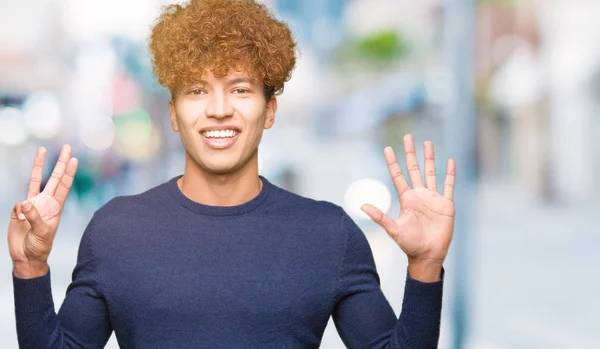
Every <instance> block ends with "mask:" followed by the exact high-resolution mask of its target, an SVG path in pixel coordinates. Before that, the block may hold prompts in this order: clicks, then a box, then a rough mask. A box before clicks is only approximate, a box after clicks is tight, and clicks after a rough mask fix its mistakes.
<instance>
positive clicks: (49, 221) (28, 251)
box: [8, 145, 77, 279]
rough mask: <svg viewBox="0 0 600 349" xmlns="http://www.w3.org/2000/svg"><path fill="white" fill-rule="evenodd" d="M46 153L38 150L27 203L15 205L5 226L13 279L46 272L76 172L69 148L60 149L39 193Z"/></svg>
mask: <svg viewBox="0 0 600 349" xmlns="http://www.w3.org/2000/svg"><path fill="white" fill-rule="evenodd" d="M45 158H46V149H44V148H39V149H38V151H37V154H36V157H35V162H34V165H33V170H32V171H31V177H30V179H29V192H28V194H27V200H25V201H22V202H19V203H17V204H16V205H15V206H14V208H13V210H12V212H11V215H10V223H9V225H8V248H9V252H10V257H11V259H12V261H13V267H14V269H13V271H14V274H15V276H16V277H18V278H22V279H31V278H34V277H39V276H43V275H45V274H46V273H47V272H48V263H47V261H48V256H49V255H50V250H51V249H52V242H53V241H54V236H55V235H56V230H57V229H58V224H59V222H60V216H61V214H62V210H63V207H64V204H65V200H66V199H67V195H68V194H69V191H70V190H71V186H72V184H73V178H74V177H75V172H76V171H77V159H76V158H72V157H71V146H69V145H64V146H63V148H62V150H61V152H60V156H59V159H58V162H57V163H56V166H55V167H54V171H53V172H52V175H51V177H50V179H49V180H48V183H47V184H46V186H45V187H44V190H43V191H42V192H40V186H41V183H42V174H43V168H44V160H45Z"/></svg>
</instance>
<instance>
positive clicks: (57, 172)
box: [44, 144, 71, 196]
mask: <svg viewBox="0 0 600 349" xmlns="http://www.w3.org/2000/svg"><path fill="white" fill-rule="evenodd" d="M69 158H71V146H70V145H68V144H65V145H63V147H62V150H61V151H60V156H59V157H58V161H57V162H56V165H55V166H54V170H53V171H52V175H51V176H50V179H49V180H48V183H47V184H46V187H45V188H44V193H46V194H48V195H50V196H54V191H55V190H56V187H57V186H58V183H60V180H61V179H62V176H63V175H64V174H65V168H66V167H67V162H68V161H69Z"/></svg>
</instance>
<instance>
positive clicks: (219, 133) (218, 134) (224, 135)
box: [202, 130, 239, 138]
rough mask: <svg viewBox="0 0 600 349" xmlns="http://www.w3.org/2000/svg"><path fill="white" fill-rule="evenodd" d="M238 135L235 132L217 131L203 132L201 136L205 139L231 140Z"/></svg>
mask: <svg viewBox="0 0 600 349" xmlns="http://www.w3.org/2000/svg"><path fill="white" fill-rule="evenodd" d="M238 134H239V132H238V131H235V130H218V131H204V132H202V135H203V136H204V137H206V138H233V137H235V136H237V135H238Z"/></svg>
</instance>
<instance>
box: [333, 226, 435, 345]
mask: <svg viewBox="0 0 600 349" xmlns="http://www.w3.org/2000/svg"><path fill="white" fill-rule="evenodd" d="M343 220H344V226H345V227H346V229H347V232H348V239H347V246H346V252H345V255H344V257H343V262H342V266H341V268H342V269H341V273H340V283H339V288H338V295H337V299H338V302H337V303H336V306H335V308H334V311H333V320H334V323H335V326H336V328H337V330H338V333H339V334H340V337H341V338H342V340H343V342H344V344H345V345H346V346H347V347H348V348H390V349H391V348H398V349H400V348H409V349H419V348H423V349H425V348H427V349H430V348H437V343H438V338H439V332H440V317H441V309H442V287H443V281H442V280H440V281H436V282H432V283H428V282H427V283H426V282H421V281H417V280H415V279H413V278H412V277H411V276H410V275H408V274H407V278H406V285H405V288H404V300H403V304H402V312H401V314H400V318H399V319H398V318H396V315H395V314H394V312H393V310H392V308H391V306H390V304H389V303H388V301H387V299H386V298H385V296H384V295H383V293H382V291H381V288H380V284H379V276H378V274H377V270H376V267H375V263H374V261H373V255H372V252H371V249H370V246H369V243H368V241H367V239H366V238H365V236H364V234H363V233H362V231H361V230H360V228H359V227H358V226H356V224H354V222H352V220H351V219H350V217H347V216H346V215H345V214H344V216H343Z"/></svg>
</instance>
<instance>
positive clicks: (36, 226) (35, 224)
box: [21, 200, 46, 236]
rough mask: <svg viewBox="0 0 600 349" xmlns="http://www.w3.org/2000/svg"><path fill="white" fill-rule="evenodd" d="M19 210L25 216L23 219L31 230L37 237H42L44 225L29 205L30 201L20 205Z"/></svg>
mask: <svg viewBox="0 0 600 349" xmlns="http://www.w3.org/2000/svg"><path fill="white" fill-rule="evenodd" d="M21 210H22V211H23V214H25V218H26V219H27V221H28V222H29V224H31V230H32V231H33V233H34V234H35V235H37V236H43V235H44V233H45V231H46V223H45V222H44V220H43V219H42V217H41V216H40V213H39V212H38V210H37V208H35V205H33V204H32V203H31V201H29V200H26V201H23V203H21Z"/></svg>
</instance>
